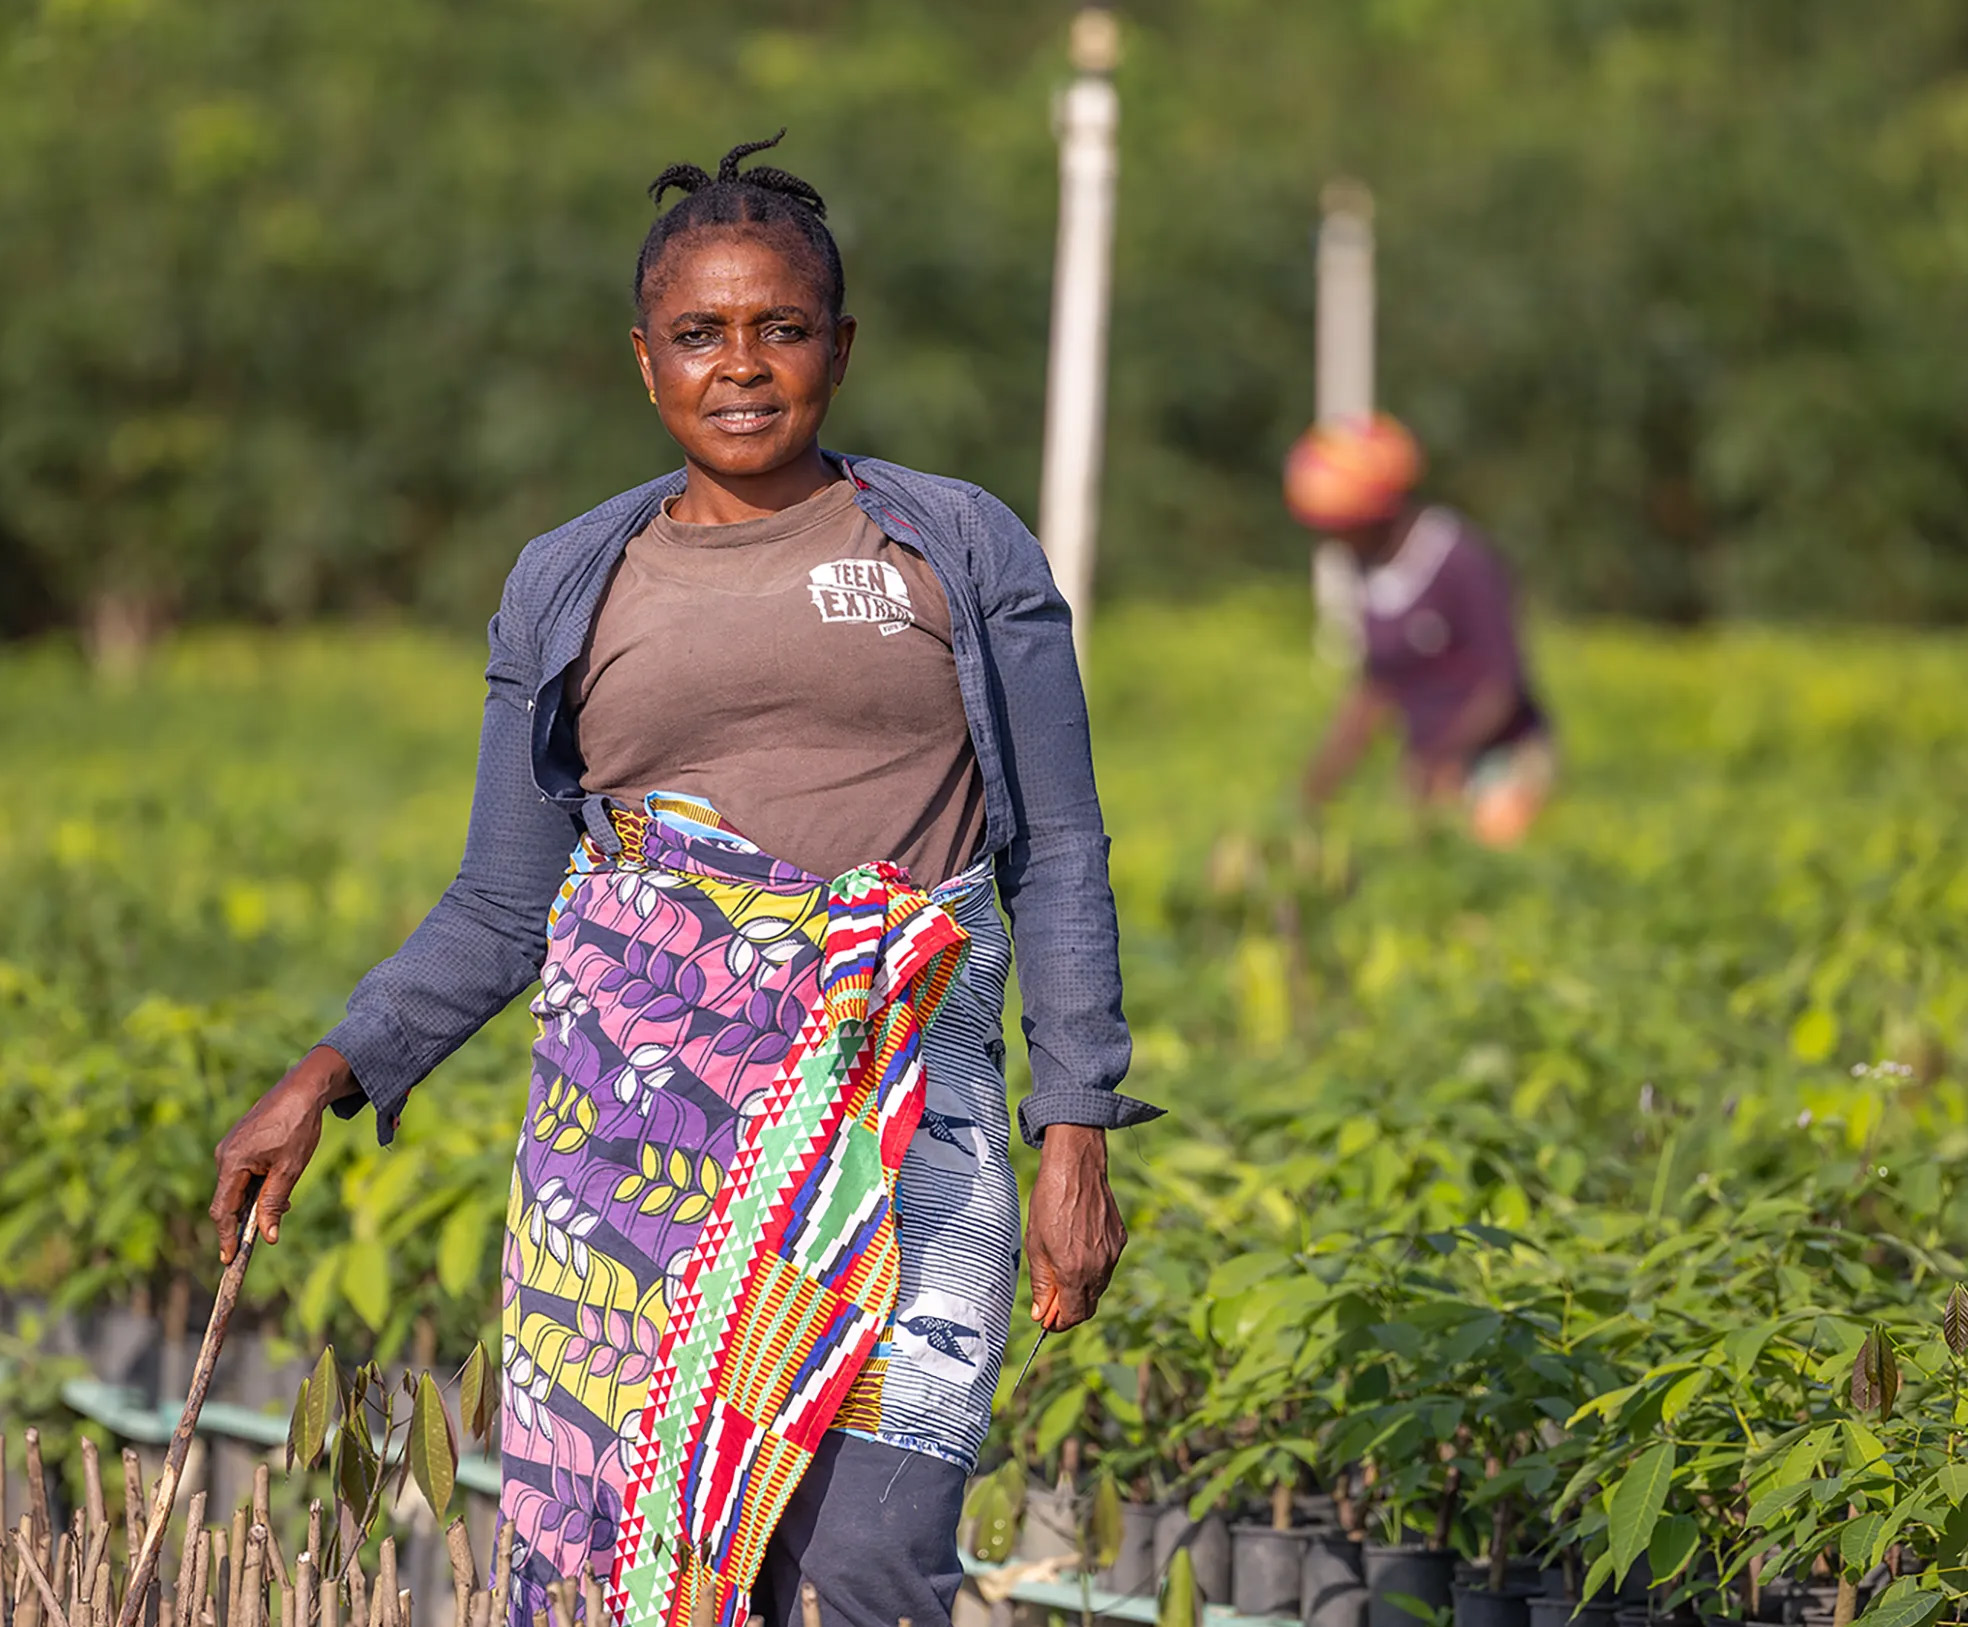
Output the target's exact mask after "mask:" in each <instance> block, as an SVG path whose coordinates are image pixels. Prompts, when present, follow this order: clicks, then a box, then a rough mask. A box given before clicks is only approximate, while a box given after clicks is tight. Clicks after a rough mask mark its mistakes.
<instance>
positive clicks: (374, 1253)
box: [342, 1237, 390, 1333]
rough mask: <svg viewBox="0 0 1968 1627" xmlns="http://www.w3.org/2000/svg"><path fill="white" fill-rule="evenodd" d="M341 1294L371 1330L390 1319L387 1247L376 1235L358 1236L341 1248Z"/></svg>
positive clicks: (375, 1330) (378, 1327)
mask: <svg viewBox="0 0 1968 1627" xmlns="http://www.w3.org/2000/svg"><path fill="white" fill-rule="evenodd" d="M342 1294H343V1296H344V1297H345V1298H346V1299H347V1300H348V1302H349V1306H350V1308H351V1309H352V1310H354V1312H355V1314H356V1315H357V1316H359V1317H361V1318H362V1320H363V1322H364V1323H366V1324H367V1325H368V1327H369V1328H370V1330H371V1331H373V1332H378V1333H380V1332H381V1331H382V1326H383V1324H384V1323H385V1322H386V1321H388V1320H389V1307H390V1257H389V1250H388V1249H387V1248H385V1247H384V1246H383V1245H382V1244H381V1243H379V1242H378V1241H376V1239H375V1238H373V1237H371V1238H357V1239H354V1240H352V1241H351V1242H349V1243H348V1244H347V1245H345V1246H344V1248H343V1250H342Z"/></svg>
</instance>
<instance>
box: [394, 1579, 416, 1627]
mask: <svg viewBox="0 0 1968 1627" xmlns="http://www.w3.org/2000/svg"><path fill="white" fill-rule="evenodd" d="M415 1605H416V1600H414V1599H412V1598H411V1597H410V1590H409V1589H408V1588H407V1587H404V1588H398V1589H397V1590H396V1621H397V1627H411V1619H410V1618H411V1611H412V1610H413V1609H414V1607H415Z"/></svg>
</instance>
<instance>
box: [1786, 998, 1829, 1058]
mask: <svg viewBox="0 0 1968 1627" xmlns="http://www.w3.org/2000/svg"><path fill="white" fill-rule="evenodd" d="M1837 1044H1838V1019H1837V1018H1836V1017H1834V1016H1833V1015H1832V1014H1831V1013H1830V1012H1829V1011H1826V1010H1825V1009H1824V1007H1823V1006H1813V1007H1812V1008H1811V1009H1810V1010H1809V1011H1807V1012H1805V1013H1804V1015H1803V1016H1801V1017H1799V1018H1798V1019H1797V1021H1796V1022H1794V1023H1792V1024H1791V1027H1790V1054H1791V1055H1792V1056H1794V1057H1796V1058H1797V1060H1798V1061H1799V1062H1822V1061H1824V1060H1825V1058H1827V1057H1828V1056H1830V1055H1831V1053H1832V1049H1833V1047H1835V1046H1836V1045H1837Z"/></svg>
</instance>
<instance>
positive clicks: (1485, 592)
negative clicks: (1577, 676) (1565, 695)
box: [1360, 508, 1546, 757]
mask: <svg viewBox="0 0 1968 1627" xmlns="http://www.w3.org/2000/svg"><path fill="white" fill-rule="evenodd" d="M1360 614H1361V626H1362V632H1363V635H1364V639H1365V646H1366V675H1367V677H1368V679H1369V680H1370V681H1371V682H1372V683H1373V684H1374V686H1375V687H1376V688H1378V689H1380V690H1382V691H1383V692H1384V693H1386V694H1387V695H1388V696H1389V697H1390V698H1391V699H1392V700H1393V702H1394V704H1395V705H1396V706H1398V707H1399V708H1400V710H1401V719H1402V722H1403V724H1404V725H1405V726H1406V729H1407V735H1408V749H1409V751H1410V752H1412V753H1413V754H1414V755H1415V756H1417V757H1433V756H1436V755H1438V754H1439V752H1440V750H1441V747H1442V742H1443V740H1444V738H1445V737H1446V736H1447V735H1448V733H1449V731H1450V728H1451V726H1452V725H1453V724H1454V722H1455V718H1456V715H1457V714H1458V713H1459V712H1460V711H1461V710H1462V708H1463V706H1464V705H1465V704H1466V703H1467V702H1468V700H1469V697H1470V695H1471V694H1473V693H1474V692H1475V690H1476V688H1477V686H1478V685H1480V684H1485V683H1492V682H1502V683H1507V684H1509V685H1510V686H1511V688H1512V689H1513V691H1514V692H1515V694H1516V697H1517V704H1516V707H1515V709H1514V710H1513V711H1512V712H1511V714H1510V716H1509V718H1508V719H1507V720H1506V721H1505V723H1504V725H1503V727H1502V728H1501V729H1499V730H1498V731H1497V733H1496V734H1495V735H1494V736H1493V737H1492V738H1491V739H1489V740H1486V741H1484V742H1483V743H1482V744H1481V745H1480V746H1478V747H1477V752H1478V753H1481V752H1483V751H1487V750H1488V749H1489V748H1490V747H1492V746H1500V745H1504V744H1507V743H1508V742H1510V741H1513V740H1518V739H1521V738H1522V737H1523V736H1525V735H1527V734H1534V733H1537V732H1538V731H1540V730H1542V729H1544V728H1545V727H1546V724H1545V717H1544V714H1543V712H1542V711H1541V710H1540V709H1539V707H1538V704H1537V701H1536V699H1535V698H1534V697H1533V695H1532V693H1531V685H1530V680H1529V678H1528V676H1527V675H1526V673H1525V671H1524V656H1523V651H1522V649H1521V648H1520V647H1519V645H1518V643H1517V622H1516V616H1515V613H1514V611H1513V608H1512V604H1511V592H1510V576H1509V573H1508V571H1507V570H1506V569H1505V568H1504V564H1503V561H1502V560H1501V559H1499V558H1498V557H1497V555H1496V552H1495V550H1494V549H1492V548H1491V547H1490V545H1489V543H1488V542H1486V541H1485V540H1484V539H1483V537H1482V535H1481V533H1479V532H1478V531H1477V530H1476V528H1475V527H1474V526H1472V525H1471V524H1470V523H1469V522H1468V521H1467V520H1465V519H1464V518H1463V517H1462V516H1461V515H1459V514H1457V513H1455V512H1454V511H1453V510H1450V509H1446V508H1427V509H1423V510H1422V511H1421V513H1420V514H1418V515H1416V516H1415V518H1414V521H1413V523H1412V524H1411V525H1410V526H1409V527H1408V531H1407V535H1406V536H1405V537H1403V538H1402V540H1401V545H1400V547H1398V548H1397V549H1396V550H1395V551H1394V555H1393V557H1392V558H1390V559H1388V560H1386V561H1384V562H1382V563H1381V564H1379V565H1376V566H1374V567H1373V568H1372V569H1370V570H1368V571H1367V572H1366V573H1365V574H1364V578H1363V580H1362V582H1361V584H1360Z"/></svg>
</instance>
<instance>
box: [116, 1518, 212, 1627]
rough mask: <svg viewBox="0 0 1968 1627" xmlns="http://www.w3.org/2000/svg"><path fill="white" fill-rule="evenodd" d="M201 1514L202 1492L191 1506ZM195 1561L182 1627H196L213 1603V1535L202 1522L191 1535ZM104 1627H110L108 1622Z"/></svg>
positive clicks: (181, 1608) (180, 1612) (182, 1608)
mask: <svg viewBox="0 0 1968 1627" xmlns="http://www.w3.org/2000/svg"><path fill="white" fill-rule="evenodd" d="M191 1506H192V1507H193V1508H194V1509H196V1510H197V1511H198V1512H199V1513H201V1514H202V1513H204V1511H205V1494H204V1493H203V1492H200V1493H199V1494H198V1500H197V1501H196V1502H194V1503H193V1504H192V1505H191ZM191 1538H192V1543H193V1548H192V1553H193V1559H192V1566H191V1594H190V1596H189V1597H188V1598H186V1599H185V1600H184V1602H183V1603H181V1604H180V1605H179V1606H178V1621H179V1623H180V1627H194V1624H195V1623H197V1622H199V1621H202V1620H203V1619H204V1617H205V1614H206V1611H207V1609H208V1607H209V1606H210V1605H211V1602H212V1593H211V1588H212V1533H211V1532H210V1531H207V1530H206V1529H205V1525H204V1522H203V1521H202V1520H201V1521H200V1522H199V1524H198V1526H197V1528H196V1529H195V1530H194V1531H193V1532H192V1533H191ZM103 1627H109V1624H108V1623H107V1622H105V1623H103Z"/></svg>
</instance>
